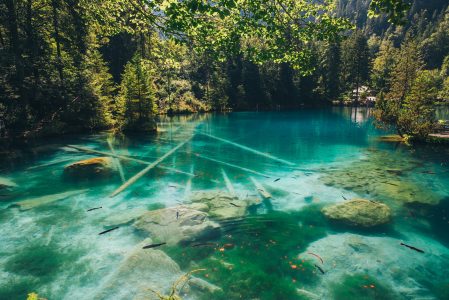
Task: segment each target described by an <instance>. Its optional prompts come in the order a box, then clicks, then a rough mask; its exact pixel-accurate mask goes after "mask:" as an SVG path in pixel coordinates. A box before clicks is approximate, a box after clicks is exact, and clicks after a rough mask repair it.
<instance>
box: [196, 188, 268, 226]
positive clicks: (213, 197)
mask: <svg viewBox="0 0 449 300" xmlns="http://www.w3.org/2000/svg"><path fill="white" fill-rule="evenodd" d="M190 201H191V202H192V203H193V204H194V205H201V207H200V208H198V210H201V211H204V212H207V213H208V214H209V215H210V216H212V217H217V218H223V219H225V218H236V217H241V216H244V215H245V214H246V211H247V209H248V208H249V207H250V206H252V205H257V204H259V203H260V200H259V199H258V198H255V197H248V198H246V199H243V200H240V199H238V198H237V197H235V196H232V195H231V194H229V193H227V192H223V191H198V192H194V193H193V194H192V195H191V196H190Z"/></svg>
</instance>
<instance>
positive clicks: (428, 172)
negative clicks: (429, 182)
mask: <svg viewBox="0 0 449 300" xmlns="http://www.w3.org/2000/svg"><path fill="white" fill-rule="evenodd" d="M421 173H423V174H431V175H434V174H435V172H434V171H430V170H427V171H423V172H421Z"/></svg>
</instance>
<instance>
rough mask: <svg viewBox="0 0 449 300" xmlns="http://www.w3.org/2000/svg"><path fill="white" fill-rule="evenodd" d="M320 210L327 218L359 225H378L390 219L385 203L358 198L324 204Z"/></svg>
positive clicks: (388, 209)
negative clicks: (328, 204)
mask: <svg viewBox="0 0 449 300" xmlns="http://www.w3.org/2000/svg"><path fill="white" fill-rule="evenodd" d="M322 212H323V214H324V215H325V216H326V217H327V218H328V219H331V220H334V221H338V222H342V223H344V224H347V225H355V226H361V227H373V226H379V225H383V224H387V223H388V222H390V220H391V210H390V208H389V207H388V206H387V205H385V204H383V203H379V202H374V201H370V200H366V199H359V198H356V199H352V200H349V201H345V202H342V203H338V204H334V205H331V206H326V207H324V208H323V209H322Z"/></svg>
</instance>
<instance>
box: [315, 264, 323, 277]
mask: <svg viewBox="0 0 449 300" xmlns="http://www.w3.org/2000/svg"><path fill="white" fill-rule="evenodd" d="M313 265H314V266H315V268H317V269H318V270H319V271H320V272H321V274H323V275H324V274H325V273H324V270H323V269H321V267H320V266H318V265H316V264H313Z"/></svg>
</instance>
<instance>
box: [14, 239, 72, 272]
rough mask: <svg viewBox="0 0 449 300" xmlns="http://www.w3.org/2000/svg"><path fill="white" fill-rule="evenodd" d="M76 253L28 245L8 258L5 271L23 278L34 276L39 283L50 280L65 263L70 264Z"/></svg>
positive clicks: (51, 246) (51, 247)
mask: <svg viewBox="0 0 449 300" xmlns="http://www.w3.org/2000/svg"><path fill="white" fill-rule="evenodd" d="M77 255H78V253H77V252H75V251H70V250H69V252H61V251H58V250H57V249H56V247H55V245H52V244H50V245H49V246H43V245H30V246H27V247H26V248H24V249H21V250H20V251H18V252H17V253H16V254H15V255H14V256H12V257H11V258H9V259H8V260H7V262H6V264H5V270H6V271H8V272H11V273H15V274H18V275H23V276H35V277H38V278H39V279H40V280H41V281H47V280H51V279H52V278H53V277H54V276H55V275H56V273H57V272H59V271H60V270H61V269H62V268H63V266H64V264H65V263H70V262H72V261H73V260H74V259H75V258H76V257H77Z"/></svg>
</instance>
